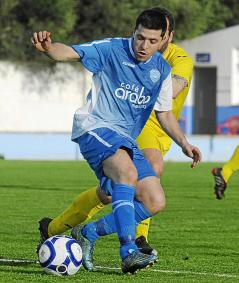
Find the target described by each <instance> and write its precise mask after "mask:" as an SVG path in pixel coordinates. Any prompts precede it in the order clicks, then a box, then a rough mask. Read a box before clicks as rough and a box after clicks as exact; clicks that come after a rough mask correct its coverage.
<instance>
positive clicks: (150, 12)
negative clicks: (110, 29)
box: [135, 7, 167, 36]
mask: <svg viewBox="0 0 239 283" xmlns="http://www.w3.org/2000/svg"><path fill="white" fill-rule="evenodd" d="M139 25H142V26H143V27H144V28H146V29H155V30H162V36H163V35H164V34H165V32H166V30H167V21H166V16H165V13H164V12H163V11H162V10H161V8H158V7H155V8H150V9H146V10H144V11H143V12H141V14H140V15H139V16H138V18H137V19H136V23H135V29H137V28H138V26H139Z"/></svg>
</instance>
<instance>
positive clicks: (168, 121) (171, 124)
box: [155, 111, 202, 168]
mask: <svg viewBox="0 0 239 283" xmlns="http://www.w3.org/2000/svg"><path fill="white" fill-rule="evenodd" d="M155 113H156V117H157V119H158V121H159V123H160V125H161V126H162V128H163V130H164V131H165V132H166V133H167V134H168V135H169V136H170V137H171V138H172V139H173V140H174V141H175V142H176V143H177V144H178V145H179V146H180V147H181V148H182V151H183V152H184V154H185V155H187V156H188V157H190V158H192V159H193V162H192V165H191V167H192V168H194V167H196V166H197V165H198V163H199V162H200V161H201V158H202V154H201V152H200V150H199V149H198V148H197V147H196V146H194V145H191V144H189V143H188V141H187V139H186V137H185V136H184V134H183V132H182V131H181V129H180V126H179V124H178V121H177V120H176V118H175V117H174V115H173V112H172V111H162V112H159V111H155Z"/></svg>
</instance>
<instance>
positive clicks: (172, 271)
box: [95, 266, 239, 278]
mask: <svg viewBox="0 0 239 283" xmlns="http://www.w3.org/2000/svg"><path fill="white" fill-rule="evenodd" d="M95 267H96V268H99V269H109V270H121V268H119V267H105V266H95ZM147 271H153V272H159V273H172V274H187V275H204V276H215V277H225V278H239V275H235V274H227V273H210V272H195V271H186V270H163V269H152V268H151V269H147Z"/></svg>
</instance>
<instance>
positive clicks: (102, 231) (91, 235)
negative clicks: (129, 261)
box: [82, 199, 152, 257]
mask: <svg viewBox="0 0 239 283" xmlns="http://www.w3.org/2000/svg"><path fill="white" fill-rule="evenodd" d="M134 209H135V221H134V225H137V224H138V223H140V222H141V221H143V220H145V219H147V218H149V217H151V216H152V213H151V212H149V211H148V210H147V208H146V207H145V206H144V205H143V204H142V203H141V202H139V201H138V200H136V199H134ZM116 232H117V228H116V224H115V218H114V214H113V213H110V214H108V215H106V216H104V217H102V218H101V219H99V220H98V221H95V222H91V223H89V224H87V225H85V226H84V227H83V229H82V234H83V235H84V236H85V237H86V238H87V239H88V240H90V241H96V240H97V239H98V238H99V237H100V236H106V235H110V234H113V233H116ZM131 248H132V247H131ZM134 249H135V247H134ZM127 255H128V252H127V250H126V255H125V257H126V256H127Z"/></svg>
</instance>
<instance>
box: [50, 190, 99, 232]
mask: <svg viewBox="0 0 239 283" xmlns="http://www.w3.org/2000/svg"><path fill="white" fill-rule="evenodd" d="M96 189H97V188H96V187H94V188H92V189H89V190H87V191H85V192H83V193H81V194H79V195H78V196H77V198H76V199H75V200H74V202H73V203H72V204H71V205H70V206H69V207H68V208H67V209H66V210H65V211H64V212H62V213H61V214H60V215H59V216H57V217H55V218H54V219H53V220H52V221H51V222H50V224H49V226H48V235H49V237H51V236H53V235H57V234H62V233H64V232H66V231H67V230H68V229H70V228H73V227H75V226H76V225H78V224H80V223H83V222H85V221H87V220H89V219H91V218H92V217H93V216H94V215H95V214H96V213H98V212H99V211H100V210H102V209H103V208H104V205H103V204H102V202H101V201H100V200H99V197H98V195H97V192H96Z"/></svg>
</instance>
